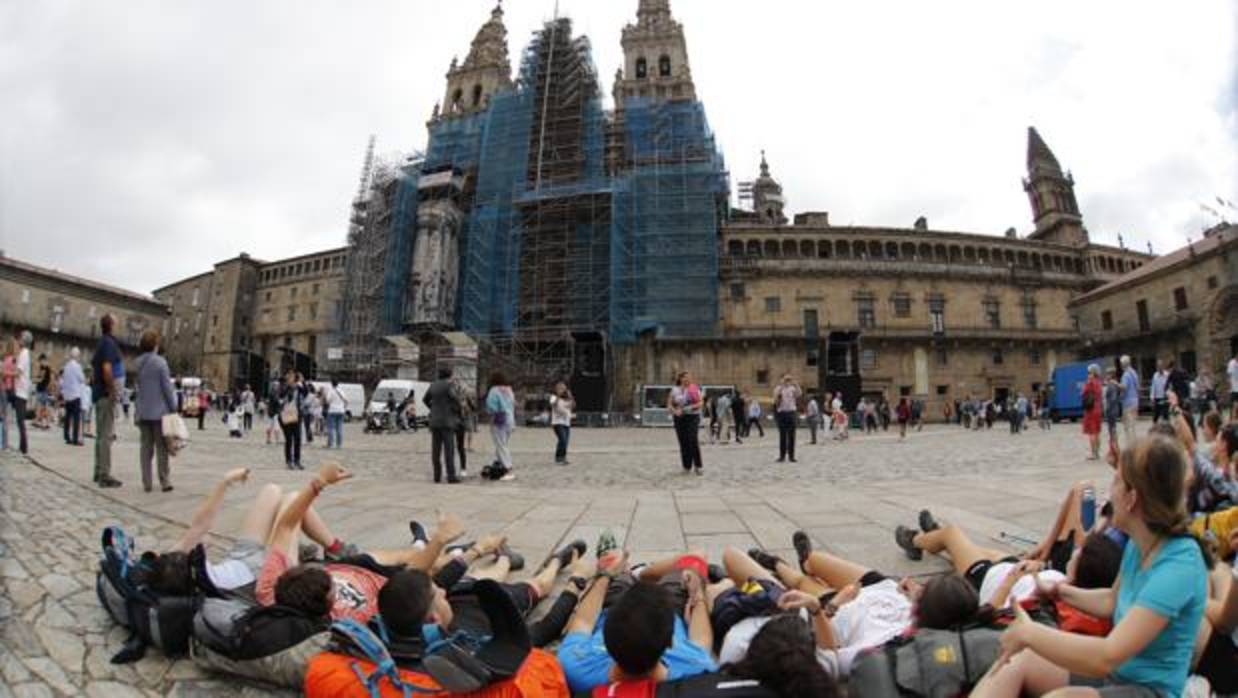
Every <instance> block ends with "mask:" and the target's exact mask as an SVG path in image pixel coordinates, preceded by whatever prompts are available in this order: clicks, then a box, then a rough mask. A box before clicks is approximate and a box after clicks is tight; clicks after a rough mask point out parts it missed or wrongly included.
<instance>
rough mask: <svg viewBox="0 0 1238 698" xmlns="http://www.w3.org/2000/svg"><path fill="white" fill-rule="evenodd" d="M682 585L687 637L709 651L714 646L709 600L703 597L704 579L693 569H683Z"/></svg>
mask: <svg viewBox="0 0 1238 698" xmlns="http://www.w3.org/2000/svg"><path fill="white" fill-rule="evenodd" d="M684 586H686V587H687V589H688V601H687V604H686V606H685V607H684V617H685V619H686V621H687V623H688V638H689V639H691V640H692V642H693V643H695V644H696V645H697V646H698V647H701V648H703V649H704V650H706V651H710V650H711V649H712V648H713V646H714V629H713V625H712V624H711V623H710V622H709V613H710V609H709V600H708V599H707V598H706V597H705V580H703V579H701V577H700V575H699V574H697V573H696V571H694V570H685V571H684Z"/></svg>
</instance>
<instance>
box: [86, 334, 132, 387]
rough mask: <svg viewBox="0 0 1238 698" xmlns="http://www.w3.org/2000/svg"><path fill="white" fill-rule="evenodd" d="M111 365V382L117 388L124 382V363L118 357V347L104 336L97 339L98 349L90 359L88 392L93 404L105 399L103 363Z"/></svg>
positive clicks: (112, 339) (112, 340) (119, 356)
mask: <svg viewBox="0 0 1238 698" xmlns="http://www.w3.org/2000/svg"><path fill="white" fill-rule="evenodd" d="M105 361H106V362H107V363H110V364H112V381H113V382H115V383H116V386H117V388H118V389H119V387H120V386H121V385H124V382H125V362H124V359H123V358H122V357H121V355H120V345H119V344H117V343H116V339H115V338H113V337H112V336H111V335H108V334H105V335H103V336H102V337H100V338H99V347H98V348H97V349H95V354H94V356H92V357H90V368H91V370H92V371H93V372H94V375H92V376H91V378H90V392H91V394H92V395H94V399H95V402H98V401H99V400H105V399H107V389H106V388H105V387H104V385H103V362H105Z"/></svg>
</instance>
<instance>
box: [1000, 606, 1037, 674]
mask: <svg viewBox="0 0 1238 698" xmlns="http://www.w3.org/2000/svg"><path fill="white" fill-rule="evenodd" d="M1013 608H1014V621H1012V622H1011V623H1010V625H1008V626H1006V632H1004V633H1002V637H1001V647H1002V658H1004V659H1006V660H1007V661H1009V659H1010V658H1011V657H1013V656H1014V655H1016V654H1018V653H1019V652H1022V651H1023V649H1024V648H1026V647H1027V632H1028V630H1029V629H1030V628H1031V626H1032V625H1033V623H1032V618H1031V616H1029V615H1027V611H1025V610H1023V607H1022V606H1020V605H1019V604H1015V605H1014V607H1013Z"/></svg>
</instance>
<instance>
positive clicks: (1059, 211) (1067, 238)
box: [1023, 127, 1088, 247]
mask: <svg viewBox="0 0 1238 698" xmlns="http://www.w3.org/2000/svg"><path fill="white" fill-rule="evenodd" d="M1023 190H1024V191H1026V192H1027V197H1028V199H1029V200H1030V201H1031V204H1032V220H1033V221H1034V222H1035V224H1036V230H1034V231H1033V232H1032V234H1031V235H1029V236H1028V237H1029V238H1031V239H1033V240H1044V241H1046V242H1055V243H1059V244H1064V245H1073V246H1076V247H1082V246H1084V245H1086V244H1088V231H1087V229H1086V228H1084V227H1083V216H1082V215H1081V214H1080V213H1079V204H1078V203H1076V201H1075V180H1074V179H1073V178H1072V177H1071V176H1070V173H1068V172H1067V173H1063V172H1062V166H1061V165H1059V164H1058V162H1057V158H1056V157H1054V156H1053V151H1051V150H1049V146H1047V145H1045V142H1044V139H1042V138H1041V137H1040V134H1039V133H1037V132H1036V128H1035V127H1028V129H1027V179H1025V180H1023Z"/></svg>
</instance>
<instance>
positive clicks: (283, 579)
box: [275, 564, 334, 618]
mask: <svg viewBox="0 0 1238 698" xmlns="http://www.w3.org/2000/svg"><path fill="white" fill-rule="evenodd" d="M333 596H334V590H333V589H332V588H331V575H329V574H327V571H326V570H325V569H323V568H322V565H317V564H301V565H297V566H296V567H293V568H292V569H290V570H288V571H286V572H284V573H283V574H281V575H280V576H279V579H278V580H276V582H275V603H276V604H278V605H280V606H287V607H288V608H294V609H296V610H298V611H300V612H302V613H304V614H305V615H307V616H310V617H311V618H326V617H327V616H329V615H330V614H331V601H332V598H333Z"/></svg>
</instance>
